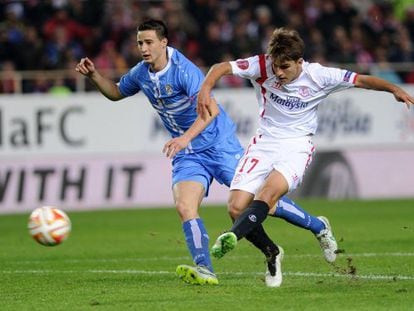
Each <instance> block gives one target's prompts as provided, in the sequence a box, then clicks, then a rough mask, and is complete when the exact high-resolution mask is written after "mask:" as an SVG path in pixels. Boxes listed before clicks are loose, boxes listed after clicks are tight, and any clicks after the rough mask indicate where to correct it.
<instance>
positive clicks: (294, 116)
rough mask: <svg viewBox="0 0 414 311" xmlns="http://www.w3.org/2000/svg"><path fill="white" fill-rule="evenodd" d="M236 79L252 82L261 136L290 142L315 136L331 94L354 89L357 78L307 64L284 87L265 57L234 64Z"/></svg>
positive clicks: (267, 56)
mask: <svg viewBox="0 0 414 311" xmlns="http://www.w3.org/2000/svg"><path fill="white" fill-rule="evenodd" d="M230 65H231V67H232V71H233V75H236V76H239V77H242V78H246V79H249V80H250V81H251V83H252V84H253V86H254V88H255V91H256V97H257V101H258V103H259V114H260V119H259V128H258V130H257V134H264V135H267V136H271V137H275V138H290V137H299V136H306V135H310V134H315V132H316V129H317V122H318V120H317V114H316V111H317V106H318V105H319V104H320V103H321V102H322V100H323V99H325V98H326V97H327V96H328V95H329V94H331V93H333V92H336V91H339V90H343V89H347V88H351V87H353V86H354V83H355V79H356V77H357V74H356V73H355V72H352V71H348V70H343V69H339V68H332V67H325V66H322V65H320V64H319V63H308V62H303V65H302V72H301V74H300V75H299V77H298V78H297V79H295V80H294V81H292V82H290V83H288V84H285V85H281V84H280V83H279V79H278V78H277V77H276V75H275V73H274V72H273V69H272V58H271V57H270V56H269V55H265V54H261V55H256V56H252V57H249V58H246V59H239V60H236V61H231V62H230Z"/></svg>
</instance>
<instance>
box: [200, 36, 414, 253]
mask: <svg viewBox="0 0 414 311" xmlns="http://www.w3.org/2000/svg"><path fill="white" fill-rule="evenodd" d="M303 55H304V42H303V40H302V39H301V37H300V36H299V34H298V33H297V32H296V31H295V30H289V29H285V28H278V29H276V30H275V31H274V32H273V35H272V37H271V38H270V42H269V46H268V51H267V54H262V55H256V56H252V57H249V58H246V59H239V60H236V61H230V62H223V63H219V64H215V65H213V66H212V67H211V69H210V70H209V72H208V74H207V76H206V78H205V80H204V82H203V84H202V86H201V90H200V93H199V95H198V103H197V112H198V113H199V115H201V117H202V118H205V117H207V116H208V115H210V112H209V110H210V109H211V108H214V105H215V104H214V101H212V100H211V97H210V92H211V90H212V88H213V87H214V85H215V84H216V82H217V81H218V80H219V79H220V78H221V77H222V76H224V75H228V74H233V75H236V76H239V77H242V78H246V79H249V80H250V81H251V83H252V84H253V86H254V89H255V92H256V98H257V101H258V104H259V108H260V109H259V128H258V129H257V132H256V135H255V136H254V137H253V138H252V139H251V141H250V144H249V146H248V148H247V149H246V151H245V153H244V156H243V157H242V158H241V159H240V161H239V164H238V167H237V169H236V173H235V175H234V177H233V180H232V183H231V187H230V190H231V191H230V196H229V202H228V209H229V213H230V215H231V216H232V218H233V219H236V221H235V222H234V224H233V227H232V228H231V229H230V230H229V231H228V232H226V233H224V234H222V235H220V236H219V237H218V238H217V240H216V243H215V244H214V245H213V247H212V248H211V252H212V254H213V256H215V257H217V258H221V257H222V256H223V255H224V254H226V253H227V252H228V251H230V250H232V249H233V248H234V247H235V246H236V244H237V241H238V240H240V239H241V238H243V237H245V236H246V234H248V233H249V232H250V231H251V230H252V229H253V228H255V227H256V226H258V225H260V224H261V223H262V222H263V221H264V220H265V219H266V217H267V215H268V213H269V210H270V212H272V209H274V206H275V202H276V201H277V200H278V199H279V198H280V197H281V196H283V195H284V194H286V193H288V192H290V191H292V190H294V189H296V188H297V187H298V186H299V184H300V183H301V181H302V179H303V176H304V173H305V171H306V168H307V167H308V166H309V164H310V163H311V161H312V154H313V153H314V150H315V148H314V146H313V144H312V136H313V134H315V132H316V129H317V115H316V111H317V107H318V105H319V104H320V103H321V102H322V101H323V100H324V99H325V98H326V97H327V96H328V95H329V94H331V93H333V92H336V91H341V90H345V89H348V88H351V87H357V88H365V89H372V90H378V91H386V92H389V93H392V94H393V95H394V97H395V98H396V100H397V101H400V102H405V103H406V104H407V106H408V107H409V105H410V104H413V103H414V98H413V97H412V96H410V95H409V94H407V93H406V92H405V91H404V90H402V89H401V88H400V87H398V86H396V85H394V84H392V83H389V82H387V81H385V80H383V79H380V78H377V77H373V76H368V75H359V74H357V73H355V72H352V71H349V70H343V69H338V68H332V67H324V66H322V65H320V64H318V63H308V62H306V61H304V59H303Z"/></svg>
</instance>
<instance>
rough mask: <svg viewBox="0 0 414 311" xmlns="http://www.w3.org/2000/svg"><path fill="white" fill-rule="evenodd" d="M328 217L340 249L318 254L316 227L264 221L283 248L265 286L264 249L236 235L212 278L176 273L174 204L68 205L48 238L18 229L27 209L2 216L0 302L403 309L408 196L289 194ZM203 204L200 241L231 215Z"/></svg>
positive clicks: (411, 232)
mask: <svg viewBox="0 0 414 311" xmlns="http://www.w3.org/2000/svg"><path fill="white" fill-rule="evenodd" d="M298 202H299V203H300V204H301V205H302V206H303V207H304V208H306V209H307V210H308V211H309V212H311V213H313V214H314V215H325V216H327V217H328V218H329V220H330V222H331V225H332V226H333V229H334V233H335V236H336V238H337V240H338V242H339V248H340V249H341V251H342V252H341V253H340V254H339V255H338V259H337V263H336V266H331V265H329V264H327V263H326V262H325V261H324V259H323V257H322V254H321V251H320V249H319V244H318V243H317V241H316V239H315V238H314V236H313V235H312V234H311V233H310V232H308V231H305V230H303V229H299V228H296V227H293V226H292V225H290V224H288V223H286V222H284V221H283V220H280V219H275V218H268V219H267V220H266V222H265V227H266V229H267V231H268V232H269V234H270V236H271V237H273V238H274V240H275V241H277V242H278V243H279V244H280V245H281V246H283V248H284V250H285V258H284V261H283V265H282V267H283V278H284V279H283V284H282V287H280V288H266V287H265V285H264V271H265V264H264V258H263V257H262V255H261V254H260V253H259V252H258V251H257V250H256V249H254V248H253V247H252V246H250V245H249V243H248V242H247V241H245V240H243V241H240V242H239V245H238V246H237V248H236V249H235V250H234V251H232V252H230V253H229V254H227V255H226V256H225V257H224V258H222V259H220V260H216V259H213V264H214V266H215V272H216V273H217V275H218V277H219V281H220V284H219V285H218V286H191V285H188V284H184V283H182V282H181V281H180V280H179V279H177V278H176V276H175V268H176V266H177V265H179V264H183V263H185V264H190V263H191V258H190V257H189V255H188V254H187V250H186V246H185V242H184V239H183V235H182V229H181V225H180V222H179V220H178V216H177V214H176V212H175V210H174V209H172V208H170V209H168V208H163V209H145V210H138V209H129V210H107V211H96V212H68V215H69V217H70V218H71V220H72V233H71V236H70V237H69V239H68V240H67V241H65V242H64V243H63V244H62V245H59V246H56V247H45V246H41V245H39V244H37V243H36V242H35V241H34V240H32V239H31V237H30V236H29V234H28V231H27V228H26V223H27V217H28V214H21V215H2V216H0V302H1V304H0V310H151V311H156V310H168V311H170V310H233V311H239V310H249V311H256V310H272V311H275V310H301V311H302V310H318V311H320V310H412V308H413V306H414V200H395V201H394V200H390V201H322V200H320V201H319V200H318V201H316V200H315V201H314V200H299V201H298ZM201 215H202V217H203V218H204V220H205V224H206V226H207V228H208V230H209V234H210V243H211V244H212V243H213V241H214V240H215V238H216V237H217V236H218V235H219V234H220V233H221V232H222V231H223V230H224V229H228V228H229V226H230V220H229V218H228V216H227V213H226V208H225V207H210V206H205V207H202V209H201Z"/></svg>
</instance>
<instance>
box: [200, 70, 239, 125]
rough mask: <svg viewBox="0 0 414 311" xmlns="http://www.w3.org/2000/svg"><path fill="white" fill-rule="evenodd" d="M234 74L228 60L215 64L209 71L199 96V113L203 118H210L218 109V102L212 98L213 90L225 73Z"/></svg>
mask: <svg viewBox="0 0 414 311" xmlns="http://www.w3.org/2000/svg"><path fill="white" fill-rule="evenodd" d="M229 74H232V70H231V65H230V63H228V62H224V63H218V64H215V65H213V66H212V67H211V68H210V70H209V71H208V73H207V75H206V77H205V79H204V82H203V84H202V85H201V88H200V92H199V93H198V97H197V113H198V115H199V116H200V117H201V118H202V119H203V120H208V118H209V117H211V116H212V115H213V114H214V110H216V111H217V110H218V108H217V103H216V102H215V101H213V100H212V99H211V95H210V93H211V90H212V89H213V88H214V86H215V85H216V83H217V81H218V80H220V78H221V77H222V76H224V75H229Z"/></svg>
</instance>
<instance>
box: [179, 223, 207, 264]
mask: <svg viewBox="0 0 414 311" xmlns="http://www.w3.org/2000/svg"><path fill="white" fill-rule="evenodd" d="M183 231H184V235H185V241H186V243H187V247H188V250H189V251H190V253H191V256H192V257H193V261H194V263H195V264H196V265H201V266H205V267H207V268H208V269H209V270H210V271H211V272H213V266H212V264H211V259H210V251H209V248H208V241H209V237H208V234H207V230H206V228H205V227H204V224H203V221H202V220H201V219H200V218H196V219H191V220H187V221H185V222H184V223H183Z"/></svg>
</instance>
